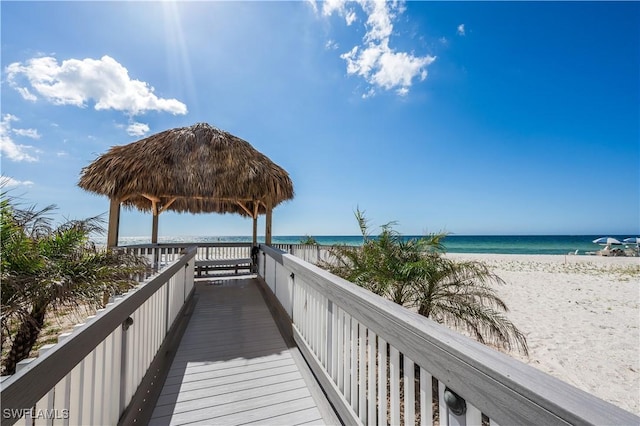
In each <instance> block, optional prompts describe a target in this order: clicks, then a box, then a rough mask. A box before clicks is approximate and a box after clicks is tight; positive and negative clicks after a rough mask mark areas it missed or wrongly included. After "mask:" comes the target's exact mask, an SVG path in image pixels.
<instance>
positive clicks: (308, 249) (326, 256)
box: [271, 244, 333, 265]
mask: <svg viewBox="0 0 640 426" xmlns="http://www.w3.org/2000/svg"><path fill="white" fill-rule="evenodd" d="M271 247H273V248H277V249H279V250H282V251H285V252H287V253H289V254H292V255H294V256H296V257H298V258H300V259H302V260H305V261H307V262H309V263H313V264H314V265H317V264H318V263H320V262H327V263H329V262H330V261H331V259H332V258H333V256H332V255H331V249H332V247H333V246H326V245H319V244H272V245H271Z"/></svg>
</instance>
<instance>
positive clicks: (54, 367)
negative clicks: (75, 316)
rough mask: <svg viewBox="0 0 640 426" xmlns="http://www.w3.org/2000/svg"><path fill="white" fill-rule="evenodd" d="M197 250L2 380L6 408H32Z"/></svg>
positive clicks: (3, 399)
mask: <svg viewBox="0 0 640 426" xmlns="http://www.w3.org/2000/svg"><path fill="white" fill-rule="evenodd" d="M196 251H197V247H195V246H192V247H189V248H187V249H186V251H185V253H184V255H183V256H182V257H181V258H180V259H178V260H176V261H175V262H173V263H172V264H170V265H169V266H167V267H166V268H165V269H164V270H162V271H160V272H159V273H157V274H155V275H153V276H152V277H150V278H149V279H147V280H146V281H145V282H144V283H142V284H141V285H139V286H138V287H136V288H135V289H132V290H131V291H129V292H128V293H127V294H126V295H125V296H124V297H123V298H122V299H120V300H118V301H116V302H115V303H114V304H113V305H112V306H110V307H109V308H107V309H105V310H103V311H102V312H99V313H98V314H97V315H96V316H95V317H94V318H92V319H90V320H89V321H87V322H86V323H85V325H84V326H82V328H81V329H80V330H76V331H74V332H73V333H72V334H71V335H70V336H69V338H67V339H65V340H64V341H62V342H60V343H58V344H56V345H54V346H53V348H51V349H50V350H49V351H47V353H45V354H44V355H42V356H40V357H38V359H36V360H34V361H33V362H31V363H29V364H28V365H27V367H25V368H24V369H22V370H21V371H19V372H18V373H16V374H14V375H12V376H11V377H9V378H8V379H6V380H5V381H3V382H2V384H1V385H0V386H1V389H2V390H1V397H2V406H3V408H10V409H11V408H13V409H22V408H25V407H33V406H34V404H35V403H36V402H37V401H39V400H40V398H42V397H43V396H44V395H45V394H46V393H47V392H48V391H49V390H50V389H52V388H53V387H54V386H55V385H56V383H58V382H59V381H60V380H61V379H62V378H63V377H64V376H65V375H66V374H68V373H69V371H71V370H72V369H73V368H74V367H75V366H76V365H77V364H78V363H79V362H80V361H81V360H82V359H84V358H85V357H86V356H87V355H88V354H89V353H91V351H93V350H94V349H95V348H96V347H97V346H98V345H99V344H100V342H102V341H103V340H104V339H105V338H106V337H107V336H108V335H109V334H111V333H112V332H113V330H115V329H116V328H117V327H119V326H120V325H121V324H122V323H123V322H124V321H125V320H126V319H127V317H129V315H131V314H132V313H133V312H135V311H136V309H138V307H140V306H141V305H142V304H143V303H144V302H145V301H146V300H147V299H148V298H149V297H151V296H152V295H153V294H154V293H155V292H156V291H157V290H158V289H159V288H160V287H162V285H163V284H164V283H166V282H167V281H168V280H169V279H170V278H171V277H172V276H173V275H174V274H175V273H176V272H177V271H178V270H180V269H181V268H184V267H186V265H187V264H188V262H189V261H191V259H193V258H194V257H195V254H196Z"/></svg>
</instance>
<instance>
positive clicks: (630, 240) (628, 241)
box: [622, 237, 640, 244]
mask: <svg viewBox="0 0 640 426" xmlns="http://www.w3.org/2000/svg"><path fill="white" fill-rule="evenodd" d="M622 242H623V243H626V244H640V237H631V238H625V239H624V240H622Z"/></svg>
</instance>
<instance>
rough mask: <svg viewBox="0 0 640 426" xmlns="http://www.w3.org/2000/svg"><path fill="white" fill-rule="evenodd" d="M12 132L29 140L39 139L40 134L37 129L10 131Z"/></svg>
mask: <svg viewBox="0 0 640 426" xmlns="http://www.w3.org/2000/svg"><path fill="white" fill-rule="evenodd" d="M12 132H13V133H15V134H16V135H18V136H24V137H27V138H31V139H40V133H38V130H37V129H12Z"/></svg>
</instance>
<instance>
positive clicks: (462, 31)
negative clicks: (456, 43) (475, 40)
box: [458, 24, 466, 36]
mask: <svg viewBox="0 0 640 426" xmlns="http://www.w3.org/2000/svg"><path fill="white" fill-rule="evenodd" d="M465 34H466V33H465V32H464V24H460V25H458V35H461V36H463V35H465Z"/></svg>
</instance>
